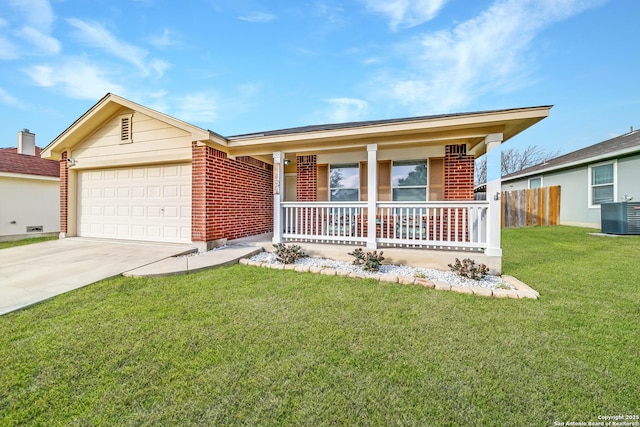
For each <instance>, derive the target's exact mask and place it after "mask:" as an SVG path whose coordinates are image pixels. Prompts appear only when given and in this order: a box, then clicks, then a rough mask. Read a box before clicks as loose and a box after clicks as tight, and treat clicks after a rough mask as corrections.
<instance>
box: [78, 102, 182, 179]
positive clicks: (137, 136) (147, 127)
mask: <svg viewBox="0 0 640 427" xmlns="http://www.w3.org/2000/svg"><path fill="white" fill-rule="evenodd" d="M123 114H131V111H129V110H123V111H121V112H120V113H119V114H117V115H116V116H114V117H112V118H111V119H110V120H108V121H106V122H105V123H103V124H102V125H101V126H100V127H98V128H97V129H96V131H95V132H94V133H93V134H91V135H90V136H89V137H88V138H86V140H85V141H83V142H82V143H80V144H78V145H77V146H76V147H74V149H73V151H72V153H71V157H73V158H74V159H76V160H77V161H78V167H82V168H85V167H117V166H120V165H128V164H129V165H130V164H132V163H137V164H141V163H154V162H158V163H160V162H166V161H173V162H176V161H188V160H190V159H191V142H192V141H191V139H192V138H191V134H190V133H189V132H186V131H183V130H182V129H178V128H176V127H173V126H171V125H170V124H167V123H165V122H162V121H160V120H156V119H153V118H151V117H149V116H147V115H144V114H142V113H139V112H134V113H133V118H132V122H131V123H132V124H131V129H132V141H133V142H131V143H122V142H121V141H120V116H121V115H123Z"/></svg>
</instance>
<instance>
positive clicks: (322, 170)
mask: <svg viewBox="0 0 640 427" xmlns="http://www.w3.org/2000/svg"><path fill="white" fill-rule="evenodd" d="M316 171H317V192H316V199H317V200H318V201H319V202H324V201H327V200H329V165H317V166H316Z"/></svg>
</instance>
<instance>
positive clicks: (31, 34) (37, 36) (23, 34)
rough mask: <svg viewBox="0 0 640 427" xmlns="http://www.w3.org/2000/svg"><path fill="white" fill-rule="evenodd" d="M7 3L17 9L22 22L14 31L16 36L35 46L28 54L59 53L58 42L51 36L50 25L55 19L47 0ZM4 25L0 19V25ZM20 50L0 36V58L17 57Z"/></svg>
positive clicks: (17, 0)
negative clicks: (18, 28)
mask: <svg viewBox="0 0 640 427" xmlns="http://www.w3.org/2000/svg"><path fill="white" fill-rule="evenodd" d="M9 5H11V6H12V7H14V8H15V9H17V10H19V11H20V13H21V15H22V18H21V22H22V23H24V25H23V26H22V28H21V29H20V30H18V31H17V32H16V34H17V36H18V37H20V38H22V39H23V40H26V41H27V42H29V43H30V44H31V45H33V46H34V47H35V48H36V51H33V49H29V50H28V52H29V53H30V54H34V53H35V54H45V55H57V54H58V53H60V50H61V46H60V42H59V41H58V40H57V39H56V38H54V37H52V36H51V27H52V26H53V23H54V21H55V19H56V17H55V15H54V14H53V10H52V8H51V5H50V4H49V1H48V0H10V1H9ZM5 25H6V22H5V21H0V27H3V26H5ZM19 56H21V52H20V51H19V49H18V48H17V47H16V45H15V44H13V43H12V42H10V41H8V40H7V39H1V38H0V58H17V57H19Z"/></svg>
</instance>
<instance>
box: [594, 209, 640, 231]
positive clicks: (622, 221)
mask: <svg viewBox="0 0 640 427" xmlns="http://www.w3.org/2000/svg"><path fill="white" fill-rule="evenodd" d="M600 221H601V229H602V232H603V233H608V234H640V202H616V203H603V204H601V205H600Z"/></svg>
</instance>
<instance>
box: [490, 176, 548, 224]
mask: <svg viewBox="0 0 640 427" xmlns="http://www.w3.org/2000/svg"><path fill="white" fill-rule="evenodd" d="M501 205H502V220H501V225H502V227H503V228H519V227H535V226H541V225H558V222H559V221H560V186H559V185H556V186H553V187H542V188H530V189H527V190H514V191H503V192H502V194H501Z"/></svg>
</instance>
